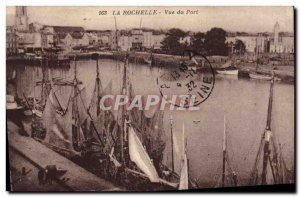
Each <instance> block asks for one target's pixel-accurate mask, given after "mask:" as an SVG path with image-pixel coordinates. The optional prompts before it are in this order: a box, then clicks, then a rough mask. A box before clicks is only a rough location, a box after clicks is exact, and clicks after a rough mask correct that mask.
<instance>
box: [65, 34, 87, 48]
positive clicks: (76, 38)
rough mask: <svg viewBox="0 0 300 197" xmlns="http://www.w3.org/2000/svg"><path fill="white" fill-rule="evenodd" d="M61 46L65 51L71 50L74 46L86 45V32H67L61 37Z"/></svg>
mask: <svg viewBox="0 0 300 197" xmlns="http://www.w3.org/2000/svg"><path fill="white" fill-rule="evenodd" d="M62 42H63V48H64V49H65V50H66V51H72V50H73V48H74V47H81V46H88V45H89V37H88V36H87V34H86V33H82V32H73V33H68V34H67V35H66V36H65V37H64V38H63V39H62Z"/></svg>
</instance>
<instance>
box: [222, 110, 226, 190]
mask: <svg viewBox="0 0 300 197" xmlns="http://www.w3.org/2000/svg"><path fill="white" fill-rule="evenodd" d="M225 163H226V118H225V115H224V133H223V170H222V187H225V167H226V166H225Z"/></svg>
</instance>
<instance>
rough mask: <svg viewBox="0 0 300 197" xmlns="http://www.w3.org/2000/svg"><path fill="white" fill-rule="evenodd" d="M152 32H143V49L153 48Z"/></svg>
mask: <svg viewBox="0 0 300 197" xmlns="http://www.w3.org/2000/svg"><path fill="white" fill-rule="evenodd" d="M152 32H153V31H152V30H143V32H142V34H143V44H142V45H143V47H145V48H148V49H150V48H152V46H153V41H152Z"/></svg>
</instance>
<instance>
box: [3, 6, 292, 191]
mask: <svg viewBox="0 0 300 197" xmlns="http://www.w3.org/2000/svg"><path fill="white" fill-rule="evenodd" d="M294 33H295V32H294V7H291V6H290V7H288V6H286V7H284V6H282V7H270V6H269V7H266V6H264V7H96V6H95V7H85V6H81V7H80V6H77V7H72V6H68V7H66V6H52V7H50V6H7V7H6V116H7V122H6V125H7V142H8V145H7V152H8V155H7V160H8V162H9V165H8V170H9V172H10V173H8V174H7V176H9V177H8V180H10V182H9V183H8V190H10V191H14V192H22V191H62V192H63V191H69V192H70V191H73V192H91V191H93V192H116V191H118V192H120V191H122V192H133V191H141V192H146V191H177V190H184V191H195V190H196V191H223V190H224V191H226V189H231V190H230V191H245V190H247V191H251V188H252V191H265V190H266V191H285V192H293V191H295V180H296V179H295V81H296V79H295V54H294V52H295V50H296V49H295V44H294V42H295V34H294ZM253 186H254V187H253Z"/></svg>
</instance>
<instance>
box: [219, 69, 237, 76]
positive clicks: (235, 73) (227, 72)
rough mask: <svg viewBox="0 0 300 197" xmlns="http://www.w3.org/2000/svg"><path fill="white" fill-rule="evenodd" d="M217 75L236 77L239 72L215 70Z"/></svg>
mask: <svg viewBox="0 0 300 197" xmlns="http://www.w3.org/2000/svg"><path fill="white" fill-rule="evenodd" d="M217 73H218V74H222V75H238V74H239V70H238V69H236V70H217Z"/></svg>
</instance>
